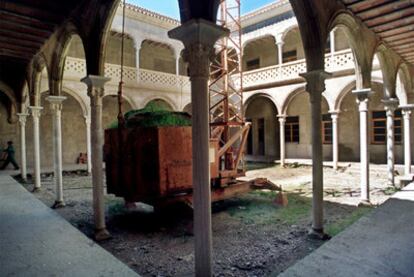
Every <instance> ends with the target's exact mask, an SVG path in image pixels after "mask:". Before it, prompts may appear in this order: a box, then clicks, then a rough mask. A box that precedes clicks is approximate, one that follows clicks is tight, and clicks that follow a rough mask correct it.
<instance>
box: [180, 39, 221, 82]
mask: <svg viewBox="0 0 414 277" xmlns="http://www.w3.org/2000/svg"><path fill="white" fill-rule="evenodd" d="M214 54H215V52H214V47H211V46H210V45H205V44H201V43H197V42H195V43H192V44H190V45H188V46H187V47H186V48H185V49H184V52H183V59H184V60H185V61H186V62H188V63H189V65H190V66H189V73H190V77H205V78H208V77H209V75H210V62H211V61H212V60H213V58H214Z"/></svg>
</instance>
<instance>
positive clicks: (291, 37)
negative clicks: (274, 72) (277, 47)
mask: <svg viewBox="0 0 414 277" xmlns="http://www.w3.org/2000/svg"><path fill="white" fill-rule="evenodd" d="M282 41H283V51H282V56H283V59H284V60H285V61H286V62H291V61H296V60H301V59H304V58H305V50H304V47H303V42H302V37H301V35H300V30H299V26H297V25H294V26H290V27H288V28H287V29H286V30H285V31H284V32H283V33H282ZM293 52H295V53H294V55H293V54H289V53H293ZM286 54H289V55H290V56H288V57H286Z"/></svg>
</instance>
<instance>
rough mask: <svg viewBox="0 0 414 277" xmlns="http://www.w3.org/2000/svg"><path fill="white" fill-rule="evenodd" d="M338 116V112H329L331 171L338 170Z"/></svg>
mask: <svg viewBox="0 0 414 277" xmlns="http://www.w3.org/2000/svg"><path fill="white" fill-rule="evenodd" d="M338 114H339V112H337V111H334V112H331V118H332V162H333V169H334V170H338V161H339V140H338Z"/></svg>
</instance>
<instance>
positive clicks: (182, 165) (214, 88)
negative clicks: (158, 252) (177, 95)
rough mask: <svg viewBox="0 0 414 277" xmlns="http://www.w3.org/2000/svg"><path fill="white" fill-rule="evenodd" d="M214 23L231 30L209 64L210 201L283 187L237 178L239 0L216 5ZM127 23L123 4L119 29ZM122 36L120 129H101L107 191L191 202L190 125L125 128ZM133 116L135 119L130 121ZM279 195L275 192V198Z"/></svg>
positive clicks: (242, 138)
mask: <svg viewBox="0 0 414 277" xmlns="http://www.w3.org/2000/svg"><path fill="white" fill-rule="evenodd" d="M219 12H220V15H219V19H218V24H220V25H221V26H223V27H226V28H228V29H230V30H231V33H230V36H229V37H226V38H223V39H221V40H220V41H219V42H218V43H217V45H216V58H215V60H214V61H213V62H212V64H211V78H210V84H209V93H210V149H211V152H212V153H213V154H214V155H213V156H214V158H212V157H211V163H210V172H211V183H212V184H211V185H212V194H211V197H212V201H218V200H224V199H227V198H230V197H233V196H235V195H237V194H241V193H245V192H248V191H250V190H252V189H263V188H267V189H271V190H278V191H281V188H280V187H278V186H276V185H274V184H272V183H271V182H269V181H268V180H267V179H264V178H260V179H254V180H249V181H240V180H237V178H238V177H241V176H245V166H244V149H245V145H246V141H247V136H248V132H249V129H250V124H248V123H246V122H245V119H244V109H243V72H242V68H241V57H242V45H241V23H240V0H223V1H222V2H221V3H220V11H219ZM124 25H125V1H124V2H123V21H122V32H124ZM123 40H124V35H122V43H121V48H122V49H121V74H120V76H121V80H120V82H119V91H118V103H119V105H118V106H119V113H118V128H116V129H108V130H105V145H104V152H105V163H106V167H105V168H106V181H107V188H108V193H113V194H115V195H117V196H120V197H123V198H124V199H125V201H126V203H127V204H128V203H134V202H146V203H149V204H152V205H154V206H163V205H166V204H168V203H170V202H186V203H189V204H191V203H192V174H191V172H192V162H191V157H192V154H191V153H192V149H191V145H192V144H191V139H192V137H191V127H151V128H141V127H138V128H135V127H134V128H126V127H125V123H126V122H125V119H124V116H123V113H122V86H123V79H122V77H123ZM132 120H134V119H132ZM280 196H281V194H279V199H282V198H280Z"/></svg>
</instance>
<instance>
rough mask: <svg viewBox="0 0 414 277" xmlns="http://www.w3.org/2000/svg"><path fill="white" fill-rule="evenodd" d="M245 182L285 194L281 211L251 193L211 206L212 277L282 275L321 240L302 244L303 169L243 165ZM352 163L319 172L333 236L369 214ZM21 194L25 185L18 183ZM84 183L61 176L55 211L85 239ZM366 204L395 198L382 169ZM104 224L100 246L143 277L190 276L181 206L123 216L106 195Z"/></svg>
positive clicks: (89, 227)
mask: <svg viewBox="0 0 414 277" xmlns="http://www.w3.org/2000/svg"><path fill="white" fill-rule="evenodd" d="M249 168H250V170H249V171H248V174H247V178H255V177H265V178H268V179H270V180H271V181H272V182H274V183H275V184H278V185H282V187H283V190H284V191H285V192H286V193H287V195H288V201H289V204H288V206H287V207H280V206H277V205H275V204H274V198H275V194H274V193H273V192H268V191H256V192H252V193H249V194H246V195H243V196H241V197H237V198H233V199H229V200H226V201H222V202H220V203H215V204H214V205H213V237H214V239H213V244H214V272H215V275H216V276H267V275H270V274H271V273H272V274H277V273H278V272H282V271H284V270H286V269H287V268H288V267H289V266H291V265H292V264H293V263H295V262H296V261H298V260H300V259H302V258H303V257H305V256H306V255H308V254H309V253H311V252H312V251H313V250H315V249H316V248H318V247H319V246H321V245H322V244H323V242H319V241H312V240H308V238H307V236H306V234H307V231H308V229H309V227H310V224H311V214H310V208H311V198H310V196H311V167H310V166H301V165H299V164H297V163H293V164H291V165H289V166H288V167H287V168H284V169H281V168H280V167H279V166H278V165H274V164H263V163H254V164H249ZM358 171H359V170H358V164H349V166H348V165H347V166H345V167H343V168H341V169H340V170H339V171H338V172H335V171H334V170H333V169H331V168H324V180H325V226H326V231H327V233H329V234H331V235H333V236H335V235H336V234H338V233H339V232H340V231H342V230H343V229H345V228H346V227H347V226H349V225H350V224H352V223H353V222H354V221H356V220H357V219H359V218H360V217H361V216H363V215H364V214H366V213H368V212H370V211H371V210H372V208H357V207H356V204H357V203H358V201H359V196H360V190H359V185H358V184H359V174H358ZM25 186H26V187H27V189H29V190H30V189H31V188H32V186H33V185H32V184H30V183H29V184H26V185H25ZM91 187H92V183H91V177H90V176H82V171H78V172H76V173H67V174H65V176H64V195H65V198H66V203H67V206H66V207H65V208H62V209H59V210H57V212H58V213H59V214H60V215H61V216H62V217H63V218H65V219H66V220H68V221H69V222H70V223H71V224H72V225H74V226H75V227H77V228H78V229H80V230H81V231H82V232H83V233H85V234H86V235H87V236H90V237H91V236H92V234H93V224H92V222H93V220H92V219H93V216H92V201H91V199H92V189H91ZM371 188H372V190H371V191H372V194H371V197H372V202H373V203H374V204H376V205H378V204H381V203H383V202H384V201H385V200H387V199H388V198H389V196H390V195H391V194H393V193H394V192H395V190H394V189H392V188H389V187H387V186H386V171H385V166H382V165H379V166H372V167H371ZM35 195H36V196H37V197H38V198H39V199H40V200H41V201H43V202H44V203H45V204H46V205H48V206H51V205H52V204H53V202H54V185H53V182H52V177H51V176H50V175H44V176H43V190H42V191H41V192H40V193H37V194H35ZM106 203H107V224H108V229H109V231H110V232H111V234H112V235H113V239H111V240H108V241H104V242H101V243H100V245H101V246H102V247H104V248H105V249H107V250H108V251H109V252H111V253H112V254H113V255H115V256H116V257H118V258H119V259H120V260H122V261H123V262H124V263H126V264H127V265H128V266H130V267H131V268H132V269H133V270H135V271H136V272H137V273H139V274H140V275H143V276H192V275H193V268H194V256H193V241H194V237H193V236H192V227H191V226H192V215H191V211H190V210H188V209H186V208H184V207H176V208H175V209H169V211H168V212H164V213H161V214H157V213H153V212H152V209H151V207H149V206H147V205H140V206H139V209H138V210H139V211H135V212H128V211H126V210H125V209H124V207H123V200H122V199H119V198H116V197H114V196H112V195H107V196H106Z"/></svg>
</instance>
